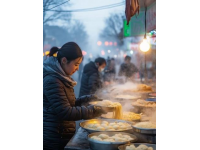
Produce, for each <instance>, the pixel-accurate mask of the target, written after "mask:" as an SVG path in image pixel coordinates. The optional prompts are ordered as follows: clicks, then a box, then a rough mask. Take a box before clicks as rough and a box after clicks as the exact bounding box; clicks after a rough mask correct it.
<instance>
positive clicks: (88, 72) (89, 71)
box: [79, 57, 106, 96]
mask: <svg viewBox="0 0 200 150" xmlns="http://www.w3.org/2000/svg"><path fill="white" fill-rule="evenodd" d="M105 66H106V60H105V59H104V58H102V57H98V58H96V59H95V61H94V62H92V61H91V62H89V63H88V64H86V65H85V67H84V69H83V74H82V78H81V87H80V93H79V96H83V95H88V94H94V93H95V92H96V91H97V90H98V89H100V88H102V82H101V74H100V73H101V72H102V71H103V69H104V68H105Z"/></svg>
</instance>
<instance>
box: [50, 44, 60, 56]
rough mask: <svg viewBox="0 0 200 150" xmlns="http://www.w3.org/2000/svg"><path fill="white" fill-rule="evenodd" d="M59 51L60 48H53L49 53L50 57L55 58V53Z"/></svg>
mask: <svg viewBox="0 0 200 150" xmlns="http://www.w3.org/2000/svg"><path fill="white" fill-rule="evenodd" d="M58 50H59V48H58V47H55V46H54V47H52V48H51V49H50V53H49V55H48V56H49V57H51V56H53V54H55V53H57V52H58Z"/></svg>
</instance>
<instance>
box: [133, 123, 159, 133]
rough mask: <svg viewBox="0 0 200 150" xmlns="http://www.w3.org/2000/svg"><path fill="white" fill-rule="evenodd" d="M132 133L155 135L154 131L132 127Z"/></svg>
mask: <svg viewBox="0 0 200 150" xmlns="http://www.w3.org/2000/svg"><path fill="white" fill-rule="evenodd" d="M132 128H133V131H135V132H138V133H141V134H156V129H148V128H138V127H135V126H133V125H132Z"/></svg>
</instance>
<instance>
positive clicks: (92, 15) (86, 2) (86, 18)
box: [68, 0, 125, 47]
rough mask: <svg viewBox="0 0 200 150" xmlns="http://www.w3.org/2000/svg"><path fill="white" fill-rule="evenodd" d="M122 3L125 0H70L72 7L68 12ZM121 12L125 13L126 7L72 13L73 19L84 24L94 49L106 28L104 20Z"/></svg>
mask: <svg viewBox="0 0 200 150" xmlns="http://www.w3.org/2000/svg"><path fill="white" fill-rule="evenodd" d="M122 1H124V0H70V2H69V4H71V7H70V8H68V10H73V9H85V8H92V7H100V6H105V5H111V4H116V3H120V2H122ZM120 12H121V13H124V12H125V5H122V6H117V7H114V8H109V9H103V10H97V11H88V12H72V19H77V20H80V21H81V22H83V23H84V25H85V27H86V30H87V33H88V35H89V39H90V41H91V44H92V47H94V46H95V44H96V42H97V41H98V35H99V33H100V31H101V30H102V29H103V28H104V27H105V22H104V20H105V19H106V18H108V17H109V15H110V13H120ZM93 44H94V45H93Z"/></svg>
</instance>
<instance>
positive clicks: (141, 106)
mask: <svg viewBox="0 0 200 150" xmlns="http://www.w3.org/2000/svg"><path fill="white" fill-rule="evenodd" d="M152 103H156V102H152ZM131 105H132V106H134V107H140V108H156V106H145V105H138V104H136V103H135V102H133V103H131Z"/></svg>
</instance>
